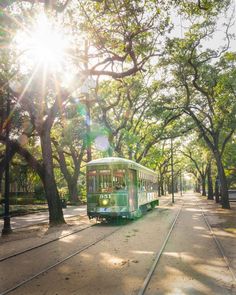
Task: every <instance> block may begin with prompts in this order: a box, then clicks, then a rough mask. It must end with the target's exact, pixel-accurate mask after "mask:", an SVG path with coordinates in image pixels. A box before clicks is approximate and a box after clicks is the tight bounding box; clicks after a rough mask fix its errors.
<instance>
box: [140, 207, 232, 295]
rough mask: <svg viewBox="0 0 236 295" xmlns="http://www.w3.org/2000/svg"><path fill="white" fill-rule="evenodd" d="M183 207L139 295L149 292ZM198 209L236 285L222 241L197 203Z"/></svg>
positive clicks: (157, 254)
mask: <svg viewBox="0 0 236 295" xmlns="http://www.w3.org/2000/svg"><path fill="white" fill-rule="evenodd" d="M183 207H184V204H182V205H181V207H180V209H179V211H178V212H177V214H176V216H175V218H174V220H173V222H172V224H171V227H170V230H169V232H168V233H167V235H166V238H165V241H164V242H163V244H162V247H161V249H160V251H159V252H157V253H156V257H155V260H154V262H153V264H152V265H151V267H150V270H149V272H148V274H147V276H146V277H145V279H144V282H143V285H142V287H141V289H140V290H139V291H138V295H144V294H145V293H146V290H147V288H148V286H149V284H150V281H151V279H152V277H153V274H154V272H155V270H156V269H157V268H158V263H159V261H160V258H161V256H162V254H163V252H164V250H165V248H166V245H167V243H168V241H169V238H170V236H171V234H172V232H173V230H174V228H175V225H176V222H177V220H178V218H179V216H180V214H181V211H182V209H183ZM196 207H198V208H199V209H200V210H201V215H202V217H203V219H204V222H205V224H206V225H207V228H208V230H209V233H210V235H211V236H212V238H213V240H214V242H215V245H216V247H217V249H218V251H219V254H220V255H221V257H222V258H223V260H224V262H225V265H226V267H227V268H228V270H229V272H230V275H231V277H232V282H233V284H234V285H236V274H235V272H234V270H233V269H232V267H231V265H230V262H229V259H228V258H227V256H226V255H225V252H224V249H223V247H222V245H221V243H220V241H219V240H218V239H217V237H216V235H215V234H214V231H213V229H212V227H211V225H210V223H209V221H208V219H207V217H206V215H205V213H204V210H203V209H202V208H201V207H200V206H199V205H197V203H196Z"/></svg>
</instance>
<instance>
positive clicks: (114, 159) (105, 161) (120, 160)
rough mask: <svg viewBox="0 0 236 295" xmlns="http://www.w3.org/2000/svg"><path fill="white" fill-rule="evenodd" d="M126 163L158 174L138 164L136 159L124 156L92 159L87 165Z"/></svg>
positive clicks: (137, 168)
mask: <svg viewBox="0 0 236 295" xmlns="http://www.w3.org/2000/svg"><path fill="white" fill-rule="evenodd" d="M117 164H120V165H126V166H128V167H129V168H133V169H136V170H145V171H147V172H150V173H151V174H153V175H155V176H156V175H157V174H156V172H154V171H153V170H151V169H149V168H147V167H145V166H143V165H141V164H138V163H136V162H134V161H131V160H128V159H124V158H119V157H106V158H99V159H96V160H92V161H90V162H89V163H87V166H99V165H117Z"/></svg>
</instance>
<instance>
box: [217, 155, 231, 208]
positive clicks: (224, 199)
mask: <svg viewBox="0 0 236 295" xmlns="http://www.w3.org/2000/svg"><path fill="white" fill-rule="evenodd" d="M214 156H215V159H216V165H217V170H218V176H219V182H220V190H221V204H222V208H223V209H230V204H229V193H228V184H227V179H226V176H225V171H224V167H223V164H222V159H221V155H220V153H219V151H218V150H215V151H214Z"/></svg>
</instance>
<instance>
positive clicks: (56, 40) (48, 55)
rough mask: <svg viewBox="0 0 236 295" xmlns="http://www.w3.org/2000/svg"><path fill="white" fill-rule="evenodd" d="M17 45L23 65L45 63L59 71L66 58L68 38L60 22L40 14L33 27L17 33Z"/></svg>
mask: <svg viewBox="0 0 236 295" xmlns="http://www.w3.org/2000/svg"><path fill="white" fill-rule="evenodd" d="M15 46H16V47H17V49H18V53H19V60H20V64H21V65H22V66H23V67H29V68H30V67H31V66H33V67H35V66H36V65H44V66H46V67H47V68H48V69H51V70H54V71H58V70H60V69H61V67H62V64H63V63H64V61H65V58H66V49H67V47H68V39H67V37H66V34H64V32H63V29H62V28H60V26H59V25H58V24H56V23H53V22H51V21H50V20H49V19H48V17H47V15H45V14H40V15H39V16H38V17H37V18H36V20H35V22H34V24H33V25H32V27H31V28H27V29H25V30H22V31H20V32H19V33H18V34H17V35H16V38H15Z"/></svg>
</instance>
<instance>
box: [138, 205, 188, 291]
mask: <svg viewBox="0 0 236 295" xmlns="http://www.w3.org/2000/svg"><path fill="white" fill-rule="evenodd" d="M182 208H183V205H181V207H180V209H179V211H178V213H177V214H176V216H175V218H174V221H173V222H172V225H171V228H170V230H169V232H168V234H167V236H166V238H165V241H164V243H163V244H162V247H161V250H160V251H159V252H158V254H157V255H156V258H155V260H154V262H153V264H152V266H151V268H150V271H149V273H148V274H147V276H146V278H145V280H144V282H143V285H142V287H141V289H140V290H139V292H138V295H143V294H144V293H145V291H146V289H147V286H148V284H149V282H150V280H151V277H152V275H153V273H154V271H155V269H156V266H157V264H158V262H159V260H160V258H161V255H162V253H163V251H164V249H165V247H166V244H167V242H168V240H169V237H170V235H171V233H172V231H173V229H174V226H175V224H176V221H177V219H178V217H179V214H180V212H181V210H182Z"/></svg>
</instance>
